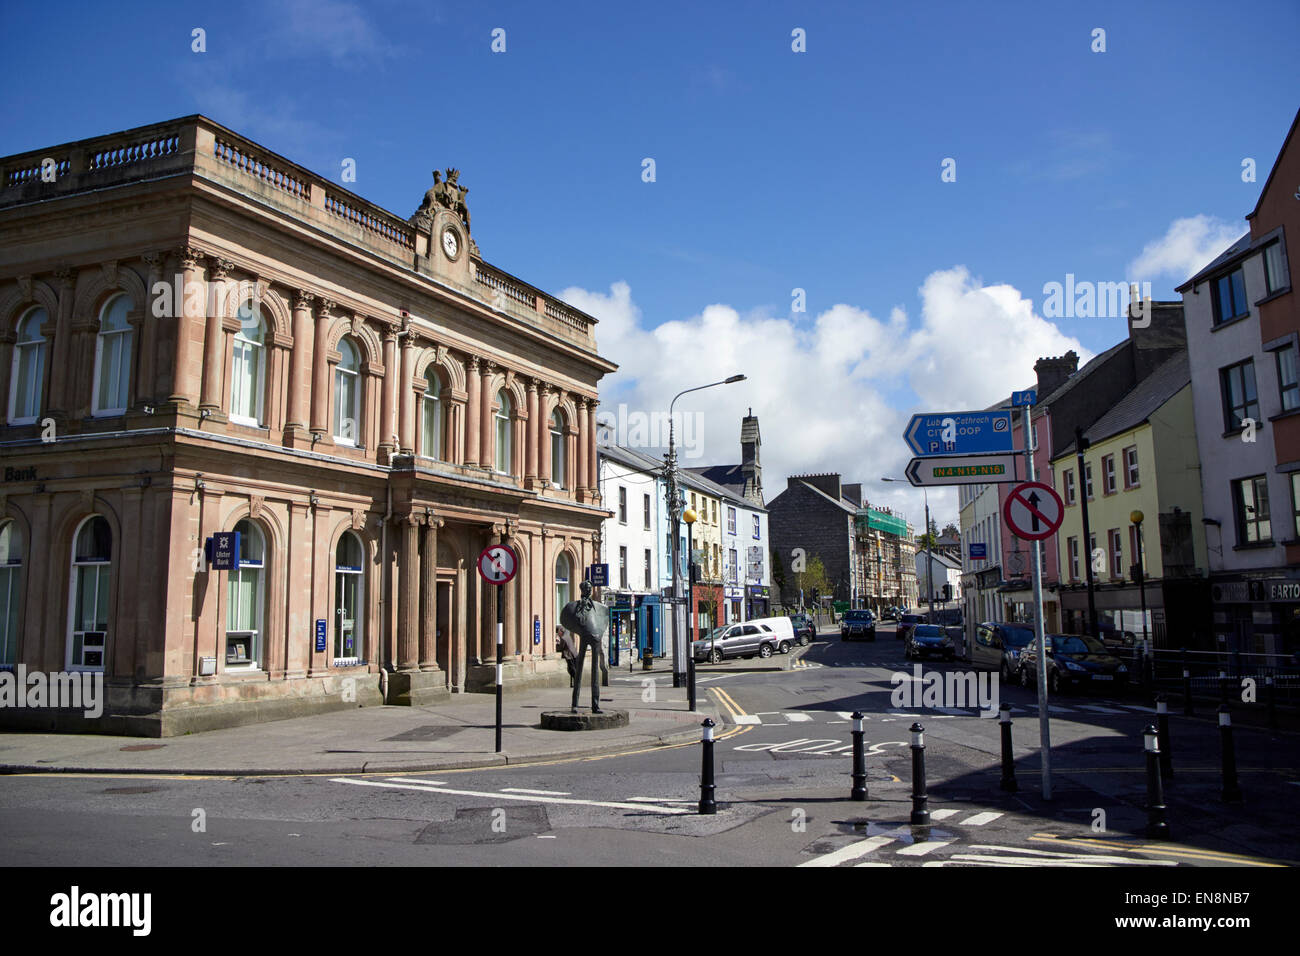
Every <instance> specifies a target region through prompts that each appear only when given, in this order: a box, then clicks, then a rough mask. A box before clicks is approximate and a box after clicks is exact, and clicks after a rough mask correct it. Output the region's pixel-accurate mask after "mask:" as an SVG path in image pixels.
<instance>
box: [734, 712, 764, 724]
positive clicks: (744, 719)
mask: <svg viewBox="0 0 1300 956" xmlns="http://www.w3.org/2000/svg"><path fill="white" fill-rule="evenodd" d="M731 719H732V720H733V721H735V722H736V723H738V724H761V723H762V722H763V718H762V717H759V716H758V715H757V714H738V715H737V716H735V717H732V718H731Z"/></svg>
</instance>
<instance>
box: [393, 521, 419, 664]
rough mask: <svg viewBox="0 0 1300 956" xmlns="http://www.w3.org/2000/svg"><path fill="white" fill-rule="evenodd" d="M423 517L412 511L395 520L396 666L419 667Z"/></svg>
mask: <svg viewBox="0 0 1300 956" xmlns="http://www.w3.org/2000/svg"><path fill="white" fill-rule="evenodd" d="M422 522H423V518H422V517H421V516H420V515H418V514H415V513H411V514H408V515H406V516H405V517H403V518H401V519H400V520H399V521H398V527H399V529H400V531H399V534H400V536H401V541H402V553H401V564H400V565H399V567H398V574H399V580H400V582H401V583H400V585H399V586H398V589H397V669H398V670H399V671H411V670H418V669H419V666H420V659H419V654H420V553H419V552H420V538H419V533H420V524H421V523H422Z"/></svg>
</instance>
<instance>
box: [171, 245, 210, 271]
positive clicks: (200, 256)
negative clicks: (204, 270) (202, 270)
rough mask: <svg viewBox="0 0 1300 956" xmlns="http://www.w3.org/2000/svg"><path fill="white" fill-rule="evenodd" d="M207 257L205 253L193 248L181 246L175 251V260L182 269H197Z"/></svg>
mask: <svg viewBox="0 0 1300 956" xmlns="http://www.w3.org/2000/svg"><path fill="white" fill-rule="evenodd" d="M207 257H208V254H207V253H206V252H204V251H203V250H202V249H199V248H197V247H195V246H181V247H180V248H179V249H177V250H176V258H177V259H179V260H180V264H181V268H182V269H197V268H199V267H200V266H202V265H203V260H204V259H206V258H207Z"/></svg>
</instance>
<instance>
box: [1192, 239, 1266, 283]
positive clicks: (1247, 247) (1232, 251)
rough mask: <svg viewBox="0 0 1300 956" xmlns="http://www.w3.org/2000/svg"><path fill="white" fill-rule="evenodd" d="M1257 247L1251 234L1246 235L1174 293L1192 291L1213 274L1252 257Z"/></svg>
mask: <svg viewBox="0 0 1300 956" xmlns="http://www.w3.org/2000/svg"><path fill="white" fill-rule="evenodd" d="M1255 245H1256V244H1255V242H1254V241H1252V240H1251V238H1250V233H1246V234H1245V235H1244V236H1242V237H1241V238H1240V239H1238V240H1237V241H1236V242H1234V243H1233V244H1232V245H1230V246H1228V248H1227V249H1224V250H1223V252H1221V253H1219V255H1218V256H1216V257H1215V258H1214V259H1213V260H1212V261H1211V262H1210V264H1209V265H1208V266H1206V267H1205V268H1204V269H1202V270H1201V271H1200V272H1198V273H1196V275H1194V276H1192V277H1191V278H1190V279H1188V280H1187V281H1186V282H1184V283H1183V284H1182V285H1180V286H1178V287H1177V288H1176V289H1175V290H1174V291H1176V292H1183V291H1185V290H1187V289H1190V288H1191V287H1192V286H1194V285H1196V284H1197V283H1198V282H1203V281H1205V280H1206V279H1207V278H1208V277H1209V276H1210V274H1211V273H1214V272H1218V271H1219V270H1220V269H1223V268H1226V267H1227V266H1228V264H1229V263H1231V262H1234V261H1235V260H1237V259H1244V258H1245V257H1246V256H1248V255H1250V253H1251V251H1252V250H1253V249H1254V248H1255Z"/></svg>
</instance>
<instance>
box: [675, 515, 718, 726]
mask: <svg viewBox="0 0 1300 956" xmlns="http://www.w3.org/2000/svg"><path fill="white" fill-rule="evenodd" d="M698 517H699V515H697V514H696V513H695V509H694V508H687V509H686V512H685V513H684V514H683V515H682V520H683V521H685V522H686V651H687V653H686V674H687V679H686V687H687V692H686V696H687V699H688V700H689V702H690V708H689V709H690V710H694V709H695V615H694V612H695V573H694V572H695V537H694V535H693V534H692V532H693V531H694V530H695V519H696V518H698ZM710 659H712V654H710Z"/></svg>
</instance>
